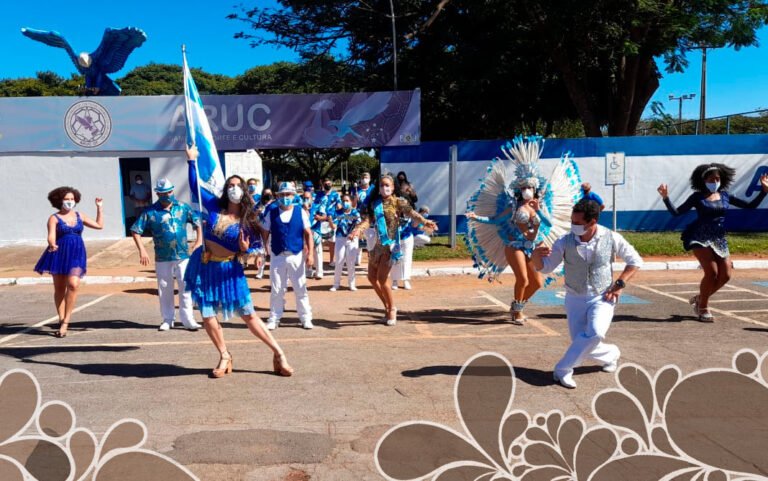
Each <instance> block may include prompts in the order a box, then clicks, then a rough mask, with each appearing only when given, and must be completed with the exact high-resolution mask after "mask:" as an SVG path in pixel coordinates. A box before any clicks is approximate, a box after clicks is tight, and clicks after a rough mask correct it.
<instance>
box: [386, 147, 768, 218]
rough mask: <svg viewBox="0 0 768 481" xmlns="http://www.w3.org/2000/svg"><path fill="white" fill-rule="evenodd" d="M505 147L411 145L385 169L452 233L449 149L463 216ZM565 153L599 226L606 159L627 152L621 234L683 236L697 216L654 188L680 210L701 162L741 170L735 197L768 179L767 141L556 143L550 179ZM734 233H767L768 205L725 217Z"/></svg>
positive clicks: (620, 191) (607, 193)
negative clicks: (401, 178) (596, 208)
mask: <svg viewBox="0 0 768 481" xmlns="http://www.w3.org/2000/svg"><path fill="white" fill-rule="evenodd" d="M504 142H505V141H500V140H496V141H464V142H424V143H422V144H421V145H419V146H413V147H392V148H384V149H382V153H381V162H382V171H389V172H393V173H397V172H399V171H401V170H402V171H405V172H406V173H407V174H408V178H409V180H410V181H411V183H412V184H413V186H414V187H415V189H416V191H417V193H418V195H419V202H418V205H419V206H422V205H427V206H429V207H430V209H431V212H432V215H431V217H432V218H434V219H435V220H436V221H437V222H438V223H439V224H440V232H447V231H448V228H449V224H450V223H449V217H448V213H449V210H448V168H449V148H450V146H451V145H454V144H455V145H457V146H458V175H457V179H458V196H457V208H458V212H459V213H462V212H463V211H464V207H465V206H466V202H467V199H469V197H470V196H471V195H472V193H473V192H474V191H475V190H476V189H477V186H478V179H479V178H480V177H482V175H483V174H484V172H485V169H486V167H487V165H488V162H489V161H490V160H491V159H492V158H494V157H496V156H500V155H501V150H500V147H501V145H503V144H504ZM564 151H571V152H572V153H573V154H574V156H575V158H576V162H577V164H578V165H579V169H580V171H581V176H582V179H583V180H584V181H586V182H589V183H591V184H592V190H593V192H595V193H597V194H598V195H600V196H601V197H602V198H603V200H604V201H605V204H606V208H605V211H604V213H603V215H602V217H601V219H600V223H601V224H603V225H606V226H611V225H612V223H613V216H612V209H613V202H612V187H607V186H605V154H606V153H608V152H624V153H625V156H626V182H625V184H624V185H620V186H616V208H617V211H618V213H617V224H618V228H619V229H620V230H639V231H663V230H681V229H682V228H683V227H685V225H687V224H688V223H689V222H690V221H691V220H693V219H694V218H695V216H696V214H695V213H694V212H690V213H688V214H686V215H684V216H680V217H676V218H674V217H672V216H671V215H670V214H669V213H668V212H667V210H666V208H665V207H664V204H663V203H662V201H661V197H659V194H658V193H657V192H656V188H657V187H658V186H659V184H661V183H665V184H669V192H670V193H669V195H670V198H671V199H672V201H673V203H674V204H675V205H679V204H681V203H682V202H683V201H684V200H685V199H686V198H687V197H688V195H690V193H691V189H690V186H689V182H688V179H689V177H690V175H691V172H692V171H693V169H694V168H695V167H696V166H697V165H699V164H702V163H709V162H721V163H724V164H726V165H729V166H731V167H734V168H735V169H736V182H735V185H733V186H731V188H730V189H729V191H730V193H731V195H732V196H736V197H739V198H741V199H744V200H750V199H752V198H754V196H755V195H757V192H758V190H759V180H758V179H759V177H760V174H761V173H768V135H730V136H726V135H703V136H680V137H612V138H594V139H593V138H589V139H550V140H547V141H546V142H545V143H544V151H543V154H542V161H541V168H542V173H543V174H544V175H545V176H549V174H550V172H551V171H552V168H553V167H554V165H555V162H556V161H557V159H559V158H560V155H561V154H562V152H564ZM457 224H458V228H459V231H460V232H463V231H465V230H466V222H465V219H464V216H463V215H459V216H458V217H457ZM726 226H727V228H728V230H731V231H768V200H766V201H764V202H763V204H762V205H761V206H760V208H758V209H757V210H746V211H745V210H741V209H737V208H733V209H732V210H730V211H729V212H728V215H727V217H726Z"/></svg>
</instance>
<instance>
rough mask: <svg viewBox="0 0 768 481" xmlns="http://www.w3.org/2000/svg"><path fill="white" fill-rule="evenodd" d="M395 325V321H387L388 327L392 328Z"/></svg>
mask: <svg viewBox="0 0 768 481" xmlns="http://www.w3.org/2000/svg"><path fill="white" fill-rule="evenodd" d="M395 324H397V319H387V325H388V326H394V325H395Z"/></svg>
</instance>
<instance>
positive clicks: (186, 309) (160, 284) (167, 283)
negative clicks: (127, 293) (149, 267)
mask: <svg viewBox="0 0 768 481" xmlns="http://www.w3.org/2000/svg"><path fill="white" fill-rule="evenodd" d="M188 262H189V259H182V260H178V261H163V262H156V263H155V274H156V275H157V295H158V297H160V315H162V316H163V322H166V323H173V321H174V320H175V318H176V312H175V308H174V307H175V306H174V302H173V278H174V277H176V284H177V285H178V287H179V318H180V319H181V322H182V323H183V324H184V325H185V326H187V327H189V326H190V325H191V324H192V323H193V322H194V321H195V317H194V314H193V312H194V311H193V309H192V293H190V292H187V291H186V290H185V289H184V288H185V285H184V271H186V270H187V263H188Z"/></svg>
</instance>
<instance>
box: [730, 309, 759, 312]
mask: <svg viewBox="0 0 768 481" xmlns="http://www.w3.org/2000/svg"><path fill="white" fill-rule="evenodd" d="M730 312H768V309H739V310H738V311H730Z"/></svg>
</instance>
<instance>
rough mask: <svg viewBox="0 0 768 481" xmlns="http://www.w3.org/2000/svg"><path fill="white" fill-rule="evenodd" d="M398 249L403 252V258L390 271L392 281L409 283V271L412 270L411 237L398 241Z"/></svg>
mask: <svg viewBox="0 0 768 481" xmlns="http://www.w3.org/2000/svg"><path fill="white" fill-rule="evenodd" d="M400 249H401V250H402V251H403V258H402V259H401V260H400V262H398V263H397V265H396V266H395V267H394V268H393V269H392V273H391V275H392V280H393V281H410V280H411V271H412V270H413V236H410V237H408V238H407V239H402V240H401V241H400Z"/></svg>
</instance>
